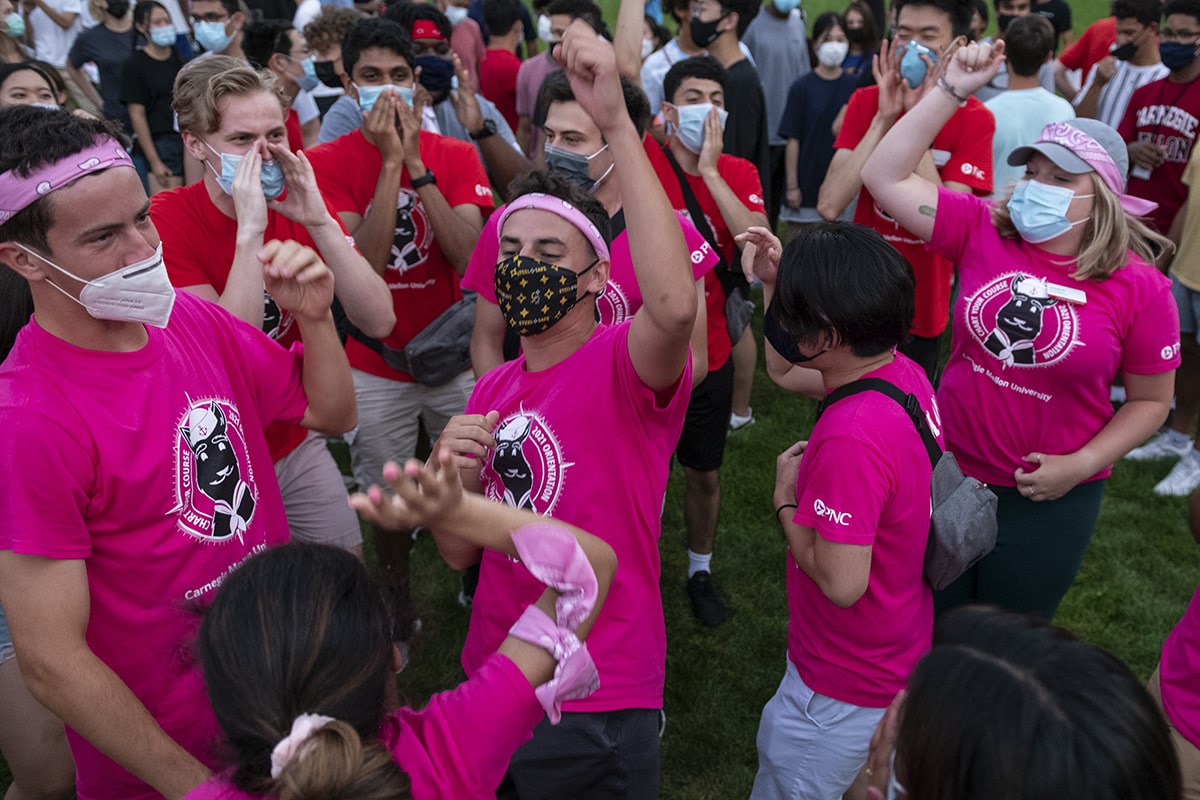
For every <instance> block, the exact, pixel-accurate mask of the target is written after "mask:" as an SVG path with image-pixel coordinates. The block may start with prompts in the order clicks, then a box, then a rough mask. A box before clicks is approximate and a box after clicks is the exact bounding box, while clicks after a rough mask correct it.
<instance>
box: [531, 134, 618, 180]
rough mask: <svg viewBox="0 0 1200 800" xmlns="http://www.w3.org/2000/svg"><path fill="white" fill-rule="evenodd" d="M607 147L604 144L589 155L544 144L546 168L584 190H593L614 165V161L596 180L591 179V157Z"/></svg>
mask: <svg viewBox="0 0 1200 800" xmlns="http://www.w3.org/2000/svg"><path fill="white" fill-rule="evenodd" d="M607 149H608V145H607V144H606V145H604V146H603V147H601V148H600V149H599V150H597V151H596V152H594V153H592V154H591V155H590V156H584V155H580V154H579V153H573V152H571V151H570V150H567V149H564V148H562V147H555V146H554V145H552V144H548V145H546V150H545V153H546V169H548V170H550V171H551V172H553V173H554V174H556V175H558V176H559V177H560V178H563V179H565V180H568V181H570V182H571V183H573V184H575V185H576V186H578V187H579V188H580V189H583V190H584V191H585V192H591V191H593V190H594V189H595V188H596V187H597V186H599V185H600V182H601V181H603V180H604V179H605V178H607V177H608V173H610V172H612V170H613V167H615V166H616V162H615V161H614V162H613V163H612V164H611V165H610V166H609V168H608V169H607V170H605V172H604V174H603V175H601V176H600V177H599V178H597V179H596V180H592V176H591V172H590V170H589V167H590V165H591V162H592V159H593V158H595V157H596V156H598V155H600V154H601V153H603V152H604V151H605V150H607Z"/></svg>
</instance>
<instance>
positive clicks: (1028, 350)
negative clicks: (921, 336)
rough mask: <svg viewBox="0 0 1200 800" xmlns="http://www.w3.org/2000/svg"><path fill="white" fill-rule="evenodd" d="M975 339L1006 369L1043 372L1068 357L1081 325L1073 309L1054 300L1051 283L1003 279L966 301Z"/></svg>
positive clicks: (1018, 277)
mask: <svg viewBox="0 0 1200 800" xmlns="http://www.w3.org/2000/svg"><path fill="white" fill-rule="evenodd" d="M964 307H965V309H966V321H967V327H968V328H969V329H970V331H971V335H972V336H974V337H975V339H976V340H977V341H979V342H980V343H981V344H982V345H983V346H984V347H985V348H986V349H987V351H988V352H989V353H991V354H992V355H993V356H995V357H996V359H997V360H998V361H1000V363H1001V364H1003V365H1004V366H1005V367H1006V368H1007V367H1014V366H1016V367H1042V366H1048V365H1050V364H1053V363H1054V362H1056V361H1059V360H1061V359H1062V358H1064V357H1066V355H1067V353H1069V352H1070V351H1071V346H1072V345H1074V344H1075V335H1076V333H1077V332H1078V330H1079V322H1078V320H1077V319H1076V317H1075V309H1074V308H1072V307H1071V304H1070V303H1067V302H1064V301H1061V300H1057V299H1055V298H1053V297H1051V296H1050V293H1049V288H1048V286H1047V284H1046V281H1044V280H1042V279H1041V278H1035V277H1033V276H1031V275H1026V274H1024V273H1021V272H1015V273H1009V274H1007V275H1002V276H1000V277H999V278H997V279H995V280H994V281H992V282H991V283H989V284H987V285H985V286H984V287H983V288H982V289H980V290H979V291H977V292H976V293H975V294H974V295H972V296H971V297H968V298H967V301H966V304H965V306H964Z"/></svg>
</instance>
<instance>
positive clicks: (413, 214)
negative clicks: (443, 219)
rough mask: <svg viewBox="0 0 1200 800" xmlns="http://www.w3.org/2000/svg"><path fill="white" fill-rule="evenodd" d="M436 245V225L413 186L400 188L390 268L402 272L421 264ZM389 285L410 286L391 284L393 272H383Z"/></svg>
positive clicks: (389, 269)
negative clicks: (412, 188) (434, 240)
mask: <svg viewBox="0 0 1200 800" xmlns="http://www.w3.org/2000/svg"><path fill="white" fill-rule="evenodd" d="M432 245H433V226H432V225H430V224H429V217H428V215H426V213H425V206H423V205H422V204H421V198H420V197H418V196H417V193H416V192H414V191H413V190H411V189H401V190H400V194H399V195H398V196H397V198H396V230H395V233H394V234H393V235H392V260H391V261H390V262H389V263H388V266H387V268H388V271H392V270H395V271H396V272H398V273H399V274H400V275H403V274H404V273H406V272H408V271H409V270H410V269H412V268H413V267H419V266H421V265H422V264H424V263H425V259H427V258H428V257H429V248H430V247H431V246H432ZM384 277H385V280H387V281H388V286H389V288H393V289H394V288H408V287H407V285H405V286H404V287H396V286H392V284H391V281H392V279H393V278H394V277H395V276H393V275H386V276H384Z"/></svg>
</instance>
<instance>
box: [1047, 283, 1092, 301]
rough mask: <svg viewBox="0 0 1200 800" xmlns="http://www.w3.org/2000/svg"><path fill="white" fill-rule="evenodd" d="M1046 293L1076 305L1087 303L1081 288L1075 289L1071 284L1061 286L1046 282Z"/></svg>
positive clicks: (1085, 294) (1085, 295)
mask: <svg viewBox="0 0 1200 800" xmlns="http://www.w3.org/2000/svg"><path fill="white" fill-rule="evenodd" d="M1046 294H1048V295H1049V296H1050V297H1053V298H1054V299H1056V300H1065V301H1066V302H1068V303H1075V304H1076V305H1084V304H1085V303H1087V293H1086V292H1084V291H1083V290H1082V289H1076V288H1075V287H1073V286H1062V285H1060V284H1057V283H1050V282H1049V281H1047V282H1046Z"/></svg>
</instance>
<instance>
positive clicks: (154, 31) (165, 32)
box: [150, 25, 175, 47]
mask: <svg viewBox="0 0 1200 800" xmlns="http://www.w3.org/2000/svg"><path fill="white" fill-rule="evenodd" d="M150 41H152V42H154V43H155V44H156V45H158V46H159V47H170V46H171V45H173V44H175V28H174V27H172V26H170V25H163V26H162V27H159V28H151V29H150Z"/></svg>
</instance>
